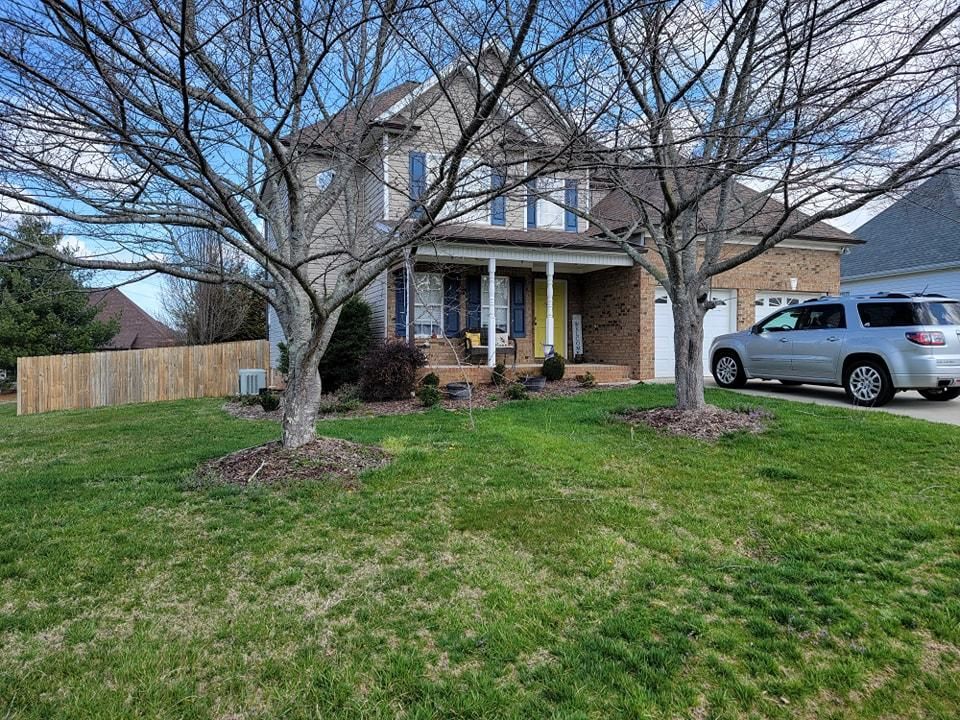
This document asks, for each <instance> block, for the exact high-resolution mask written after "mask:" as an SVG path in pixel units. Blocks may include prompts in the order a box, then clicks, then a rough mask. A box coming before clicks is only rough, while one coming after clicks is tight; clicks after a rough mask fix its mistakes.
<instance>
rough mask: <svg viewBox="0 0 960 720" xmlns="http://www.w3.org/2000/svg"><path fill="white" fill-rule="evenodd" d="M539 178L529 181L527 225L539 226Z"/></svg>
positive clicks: (531, 226) (529, 226)
mask: <svg viewBox="0 0 960 720" xmlns="http://www.w3.org/2000/svg"><path fill="white" fill-rule="evenodd" d="M536 189H537V179H536V178H534V179H533V180H531V181H530V182H528V183H527V227H528V228H535V227H536V226H537V193H536Z"/></svg>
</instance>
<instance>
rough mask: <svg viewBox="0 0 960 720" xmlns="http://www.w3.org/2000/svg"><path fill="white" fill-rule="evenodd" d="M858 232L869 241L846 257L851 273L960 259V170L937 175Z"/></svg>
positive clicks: (845, 270) (844, 270)
mask: <svg viewBox="0 0 960 720" xmlns="http://www.w3.org/2000/svg"><path fill="white" fill-rule="evenodd" d="M853 234H854V235H855V236H857V237H858V238H860V239H861V240H865V241H866V245H864V246H863V247H860V248H856V249H855V250H853V251H852V252H851V253H850V254H849V255H847V256H845V257H844V258H843V259H842V261H841V264H840V273H841V275H842V276H843V277H845V278H847V277H856V276H860V275H873V274H880V273H890V274H893V273H897V272H898V271H906V270H910V269H920V268H928V267H938V266H946V265H951V264H958V265H960V170H946V171H943V172H941V173H939V174H937V175H935V176H934V177H932V178H930V179H929V180H927V181H926V182H925V183H923V184H922V185H921V186H920V187H918V188H916V189H915V190H913V191H911V192H910V193H908V194H907V195H905V196H904V197H902V198H901V199H900V200H898V201H897V202H895V203H894V204H893V205H891V206H890V207H888V208H887V209H886V210H884V211H883V212H881V213H879V214H878V215H877V216H876V217H874V218H872V219H871V220H869V221H867V222H866V223H864V224H863V225H861V226H860V227H859V228H857V229H856V230H854V231H853Z"/></svg>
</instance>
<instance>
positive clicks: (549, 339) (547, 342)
mask: <svg viewBox="0 0 960 720" xmlns="http://www.w3.org/2000/svg"><path fill="white" fill-rule="evenodd" d="M543 344H544V348H543V354H544V356H546V355H548V354H549V353H551V352H553V351H554V347H553V260H547V327H546V328H544V332H543Z"/></svg>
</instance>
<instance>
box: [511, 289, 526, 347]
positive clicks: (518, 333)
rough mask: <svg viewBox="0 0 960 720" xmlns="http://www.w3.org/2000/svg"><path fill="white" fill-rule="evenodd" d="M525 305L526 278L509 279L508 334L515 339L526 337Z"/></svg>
mask: <svg viewBox="0 0 960 720" xmlns="http://www.w3.org/2000/svg"><path fill="white" fill-rule="evenodd" d="M526 303H527V280H526V278H522V277H512V278H510V333H511V334H512V335H513V337H515V338H522V337H526V336H527V314H526Z"/></svg>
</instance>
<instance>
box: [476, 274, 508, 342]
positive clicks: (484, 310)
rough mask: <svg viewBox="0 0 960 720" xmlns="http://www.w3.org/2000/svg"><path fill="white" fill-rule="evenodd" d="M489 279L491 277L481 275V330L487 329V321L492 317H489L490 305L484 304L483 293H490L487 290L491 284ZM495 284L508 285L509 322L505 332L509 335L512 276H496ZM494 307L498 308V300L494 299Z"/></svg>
mask: <svg viewBox="0 0 960 720" xmlns="http://www.w3.org/2000/svg"><path fill="white" fill-rule="evenodd" d="M489 277H490V276H489V275H481V276H480V327H481V328H483V327H485V323H486V322H487V320H488V319H489V317H490V315H489V305H484V304H483V293H484V291H487V292H488V293H489V291H488V290H487V288H488V287H489V284H488V283H489V280H488V278H489ZM494 282H495V283H498V284H499V283H500V282H504V283H506V285H507V304H506V308H507V322H506V324H505V326H506V330H505V332H506V333H507V335H509V334H510V276H509V275H495V276H494ZM494 307H495V308H497V305H496V298H494ZM499 307H504V306H503V305H500V306H499ZM497 332H499V331H497Z"/></svg>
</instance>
